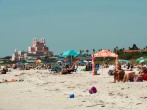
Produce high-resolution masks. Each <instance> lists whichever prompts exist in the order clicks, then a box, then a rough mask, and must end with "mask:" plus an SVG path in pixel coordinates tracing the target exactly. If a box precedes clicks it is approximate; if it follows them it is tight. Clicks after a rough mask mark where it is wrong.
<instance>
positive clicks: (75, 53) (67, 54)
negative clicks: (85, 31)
mask: <svg viewBox="0 0 147 110" xmlns="http://www.w3.org/2000/svg"><path fill="white" fill-rule="evenodd" d="M62 56H71V62H72V56H74V57H75V56H81V54H80V53H79V52H77V51H75V50H68V51H66V52H63V54H62Z"/></svg>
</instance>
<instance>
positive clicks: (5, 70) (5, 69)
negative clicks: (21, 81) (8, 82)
mask: <svg viewBox="0 0 147 110" xmlns="http://www.w3.org/2000/svg"><path fill="white" fill-rule="evenodd" d="M7 72H8V69H7V68H3V70H1V71H0V73H1V74H6V73H7Z"/></svg>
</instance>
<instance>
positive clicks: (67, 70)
mask: <svg viewBox="0 0 147 110" xmlns="http://www.w3.org/2000/svg"><path fill="white" fill-rule="evenodd" d="M74 70H75V65H74V64H73V65H71V66H69V67H68V68H63V69H62V71H61V74H67V73H71V72H73V71H74Z"/></svg>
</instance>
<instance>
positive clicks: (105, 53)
mask: <svg viewBox="0 0 147 110" xmlns="http://www.w3.org/2000/svg"><path fill="white" fill-rule="evenodd" d="M95 57H115V58H116V61H115V65H116V67H117V64H118V55H117V54H116V53H113V52H111V51H109V50H102V51H100V52H97V53H95V54H93V55H92V75H95V64H94V58H95Z"/></svg>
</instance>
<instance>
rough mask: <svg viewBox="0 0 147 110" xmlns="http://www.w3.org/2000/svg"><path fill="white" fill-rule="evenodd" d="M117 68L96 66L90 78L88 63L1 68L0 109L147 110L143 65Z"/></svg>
mask: <svg viewBox="0 0 147 110" xmlns="http://www.w3.org/2000/svg"><path fill="white" fill-rule="evenodd" d="M117 67H118V68H116V66H115V65H110V64H103V65H99V64H96V65H95V72H96V73H97V74H95V75H94V76H93V75H92V65H91V62H87V63H85V64H84V65H83V64H82V65H81V64H79V62H78V61H76V62H73V63H70V64H67V63H63V64H61V63H57V62H56V63H55V64H43V63H40V64H26V65H23V64H21V65H17V64H16V65H7V66H4V67H2V66H1V74H0V97H1V99H2V100H1V103H0V109H2V110H40V109H43V110H48V109H51V110H67V109H68V110H69V109H70V110H75V109H77V110H83V109H84V110H91V109H92V110H96V109H101V110H108V109H110V110H130V109H137V110H146V109H147V106H146V105H147V85H146V84H147V79H146V78H147V75H146V74H147V71H146V70H147V69H146V65H145V64H144V65H141V64H140V65H131V64H130V65H129V64H125V63H119V65H118V66H117ZM4 70H5V71H4ZM114 82H115V83H114ZM124 82H125V83H124Z"/></svg>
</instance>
